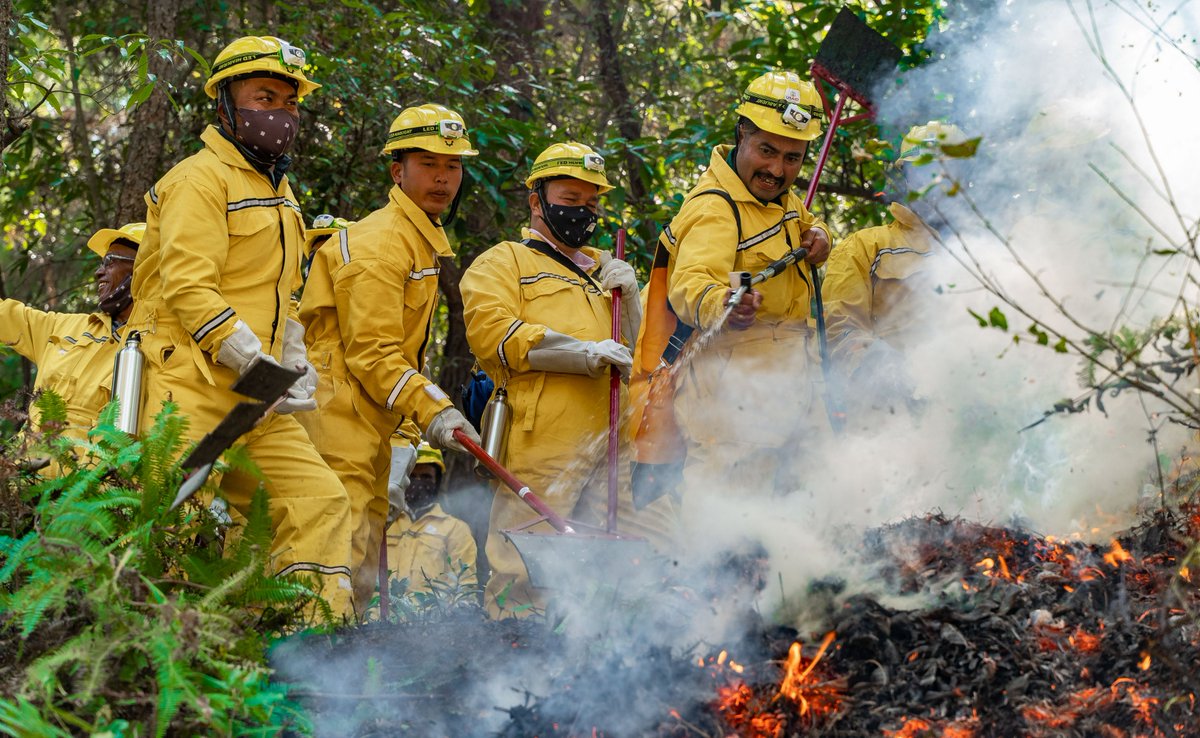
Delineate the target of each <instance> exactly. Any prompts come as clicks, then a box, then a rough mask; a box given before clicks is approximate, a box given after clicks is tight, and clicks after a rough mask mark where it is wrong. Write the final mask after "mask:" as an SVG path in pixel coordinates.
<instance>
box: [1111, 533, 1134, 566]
mask: <svg viewBox="0 0 1200 738" xmlns="http://www.w3.org/2000/svg"><path fill="white" fill-rule="evenodd" d="M1132 560H1133V556H1131V555H1130V554H1129V552H1128V551H1126V550H1125V549H1124V548H1123V547H1122V546H1121V542H1120V541H1118V540H1117V539H1115V538H1114V539H1113V542H1112V548H1111V549H1109V552H1108V553H1106V554H1104V563H1106V564H1108V565H1109V566H1111V567H1113V568H1114V569H1115V568H1117V567H1118V566H1120V565H1121V564H1123V563H1124V562H1126V561H1132Z"/></svg>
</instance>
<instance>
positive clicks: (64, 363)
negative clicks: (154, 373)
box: [0, 223, 146, 440]
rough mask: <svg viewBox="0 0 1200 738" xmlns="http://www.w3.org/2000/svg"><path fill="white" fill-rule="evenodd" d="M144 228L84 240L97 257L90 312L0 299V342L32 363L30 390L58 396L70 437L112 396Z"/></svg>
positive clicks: (33, 420) (33, 419)
mask: <svg viewBox="0 0 1200 738" xmlns="http://www.w3.org/2000/svg"><path fill="white" fill-rule="evenodd" d="M145 230H146V224H145V223H128V224H126V225H123V226H121V227H120V228H115V229H114V228H104V229H102V230H99V231H96V233H95V234H94V235H93V236H92V237H91V238H90V239H88V248H89V249H91V250H92V251H94V252H95V253H96V255H97V256H99V257H100V258H101V261H100V265H99V266H97V267H96V271H95V273H94V274H93V276H94V277H95V278H96V296H97V298H98V299H99V305H98V307H99V309H98V310H96V311H94V312H91V313H52V312H45V311H42V310H38V309H37V308H32V307H29V306H28V305H25V304H23V303H21V302H18V301H17V300H4V301H3V302H0V341H3V342H4V343H5V344H6V345H8V346H9V347H10V348H12V349H13V350H14V351H16V352H17V353H18V354H20V355H21V356H24V357H25V358H26V359H29V360H30V361H32V362H33V363H34V364H36V365H37V367H38V372H37V381H36V382H35V383H34V385H33V389H34V392H40V391H43V390H51V391H53V392H54V393H55V394H57V395H58V396H59V397H61V398H62V400H63V402H64V403H65V404H66V406H67V408H66V409H67V425H66V428H64V429H63V431H64V433H65V434H66V435H68V436H70V437H72V438H78V439H80V440H82V439H84V438H85V437H86V436H87V432H88V431H89V430H90V429H91V428H92V426H94V425H95V424H96V418H97V417H98V416H99V415H100V411H101V410H102V409H104V406H105V405H107V404H108V401H109V400H110V399H111V398H112V375H113V358H114V356H115V354H116V352H117V350H118V349H120V347H121V342H122V339H123V335H124V331H123V330H122V328H123V327H124V325H125V321H126V320H127V319H128V318H129V313H130V311H131V310H132V309H133V298H132V296H131V295H130V293H129V282H130V277H131V276H132V274H133V260H134V257H136V256H137V251H138V246H139V245H140V244H141V242H142V234H143V233H144V232H145ZM40 425H41V424H40V421H39V418H38V417H37V411H36V408H33V409H31V410H30V425H29V427H30V428H31V429H33V430H35V431H36V430H41V427H40Z"/></svg>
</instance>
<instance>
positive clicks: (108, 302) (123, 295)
mask: <svg viewBox="0 0 1200 738" xmlns="http://www.w3.org/2000/svg"><path fill="white" fill-rule="evenodd" d="M132 283H133V275H132V274H130V275H129V276H128V277H126V278H125V279H123V280H121V283H120V284H119V285H117V286H116V287H114V288H113V289H112V290H111V291H110V292H109V293H108V294H107V295H106V296H105V297H104V299H102V300H100V310H102V311H103V312H106V313H108V314H109V316H111V317H113V318H119V317H121V313H122V312H124V310H125V308H127V307H129V306H130V305H132V304H133V295H132V294H131V293H130V291H129V286H130V285H131V284H132Z"/></svg>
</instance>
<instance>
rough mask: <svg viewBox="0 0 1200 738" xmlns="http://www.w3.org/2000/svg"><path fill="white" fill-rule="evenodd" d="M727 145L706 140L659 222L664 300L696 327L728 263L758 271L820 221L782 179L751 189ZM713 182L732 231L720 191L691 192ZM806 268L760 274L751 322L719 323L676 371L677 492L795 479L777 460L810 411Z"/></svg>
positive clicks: (791, 447)
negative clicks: (678, 197)
mask: <svg viewBox="0 0 1200 738" xmlns="http://www.w3.org/2000/svg"><path fill="white" fill-rule="evenodd" d="M731 150H732V147H731V146H728V145H723V146H717V147H716V148H714V149H713V153H712V159H711V161H710V163H709V167H708V170H707V171H705V172H704V174H703V175H701V177H700V181H699V182H698V183H697V184H696V186H695V188H694V189H693V190H692V191H691V193H689V195H688V198H687V199H686V200H685V201H684V204H683V206H682V207H681V208H680V210H679V213H678V214H677V215H676V216H675V218H674V219H672V221H671V223H670V225H669V226H668V227H667V229H665V230H664V234H663V238H664V239H665V240H666V243H667V249H668V251H669V253H670V261H669V263H668V267H667V270H668V277H667V284H668V294H669V298H670V302H671V307H672V308H673V309H674V311H675V313H676V314H677V315H678V316H679V319H680V320H682V321H683V322H684V323H687V324H688V325H691V326H693V327H694V328H696V329H697V334H701V333H702V332H703V331H704V330H705V329H709V328H711V327H713V326H714V324H716V323H717V322H718V321H719V320H720V319H721V316H722V315H723V314H724V312H725V308H724V304H723V302H724V296H725V291H726V289H728V288H729V286H730V285H729V273H730V272H732V271H748V272H752V273H757V272H759V271H761V270H762V269H764V268H765V267H766V266H768V265H769V264H770V263H771V262H773V261H775V260H777V259H779V258H780V257H781V256H783V255H784V254H785V253H787V252H788V251H790V250H791V249H793V248H795V247H798V246H799V245H800V237H801V234H802V233H803V232H804V231H806V230H808V229H809V228H814V227H816V228H822V229H824V230H825V232H826V234H828V233H829V229H828V227H826V226H825V225H824V224H823V223H821V222H819V221H817V219H816V218H815V217H814V216H813V215H812V214H811V213H809V212H808V210H807V209H805V207H804V203H803V201H802V200H801V198H800V197H798V196H797V195H796V194H795V193H793V192H791V191H789V192H788V193H787V194H786V195H785V196H784V197H783V200H782V202H781V203H780V202H770V203H766V204H764V203H762V202H761V201H759V200H758V199H757V198H755V197H754V195H752V194H751V193H750V191H749V190H748V189H746V186H745V184H744V183H743V182H742V180H741V179H740V178H739V177H738V175H737V172H735V171H734V169H733V168H732V167H731V166H730V164H729V161H728V157H729V155H730V152H731ZM713 189H717V190H723V191H725V192H726V193H728V194H729V195H730V197H731V198H732V199H733V202H734V204H735V205H736V206H737V209H738V214H739V216H740V220H741V228H740V239H739V228H738V220H737V219H736V218H735V217H734V214H733V209H732V208H731V206H730V203H729V202H728V201H726V199H725V198H724V197H720V196H717V195H712V194H708V195H702V194H699V193H702V192H704V191H705V190H713ZM831 242H832V239H831ZM809 280H810V276H809V269H808V265H807V264H803V263H802V264H797V265H794V266H792V267H789V268H788V269H787V270H785V271H784V272H783V273H782V274H780V275H778V276H776V277H774V278H772V279H770V280H768V281H766V282H762V283H760V284H758V285H757V286H756V287H755V289H757V290H758V291H759V292H760V293H762V296H763V301H762V307H761V308H760V309H759V311H758V314H757V318H756V320H755V323H754V324H753V325H752V326H751V327H750V328H748V329H747V330H740V331H739V330H732V329H730V328H727V327H723V328H721V330H720V331H719V332H717V333H716V335H714V336H712V337H711V342H709V343H707V344H706V345H705V347H704V348H703V349H702V350H700V351H699V352H698V353H697V354H696V358H695V359H694V360H693V361H692V363H691V364H690V366H687V367H686V368H685V370H684V371H683V372H682V373H681V374H680V377H679V380H680V381H679V382H678V393H677V395H676V405H675V407H676V413H677V415H678V418H679V423H680V426H681V428H682V430H683V433H684V435H685V436H686V439H687V446H688V451H687V453H688V457H687V462H686V464H685V466H684V481H685V485H684V487H685V495H688V494H695V493H698V494H701V495H704V494H709V493H711V494H714V495H725V494H727V493H730V492H736V491H738V490H748V489H750V490H756V491H761V490H763V489H766V488H771V487H776V488H788V486H789V485H791V484H792V483H793V480H792V479H790V478H787V477H786V475H787V474H788V473H789V470H788V469H786V465H783V464H782V462H783V461H784V457H787V458H789V459H793V460H795V459H796V457H797V456H798V454H796V453H795V451H796V449H797V448H798V446H799V444H800V442H801V438H802V437H803V436H805V435H806V434H807V432H808V431H809V430H810V429H811V427H812V425H813V422H814V421H813V413H812V409H813V408H812V406H813V397H814V392H815V390H814V388H813V386H812V381H813V379H814V378H813V377H810V364H812V363H813V362H814V361H815V357H813V356H812V353H813V352H812V351H811V348H810V346H809V342H810V339H811V337H812V336H811V334H812V331H811V330H810V328H809V324H808V318H809V314H810V307H809V305H810V301H811V298H812V291H811V285H810V284H809ZM692 340H693V341H697V340H704V341H707V340H708V339H707V338H703V339H702V338H701V337H700V335H694V336H693V338H692ZM780 475H785V476H780ZM777 477H779V478H777ZM684 507H685V513H686V508H687V504H686V503H685V506H684ZM687 514H688V515H689V517H690V513H687Z"/></svg>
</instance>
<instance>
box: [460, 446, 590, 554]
mask: <svg viewBox="0 0 1200 738" xmlns="http://www.w3.org/2000/svg"><path fill="white" fill-rule="evenodd" d="M454 440H456V441H458V442H459V443H461V444H462V446H463V448H465V449H466V450H467V451H469V452H470V454H471V455H472V456H474V457H475V458H477V459H479V462H480V463H481V464H483V465H484V466H486V467H487V468H488V471H490V472H491V473H492V474H495V475H496V478H497V479H499V480H500V481H502V482H504V483H505V484H506V485H508V488H509V489H511V490H512V491H513V492H516V493H517V497H520V498H521V499H522V500H524V501H525V504H526V505H529V506H530V507H532V508H533V509H534V511H535V512H537V513H538V514H539V515H541V516H543V517H545V518H546V522H547V523H549V524H550V525H552V526H554V530H556V531H558V532H559V533H574V532H575V529H574V528H572V527H571V526H570V525H568V524H567V521H566V520H564V519H563V517H562V516H561V515H559V514H558V513H556V512H554V511H553V510H551V509H550V506H549V505H547V504H546V503H545V502H544V501H543V500H542V498H541V497H538V496H537V495H535V494H534V493H533V491H532V490H530V489H529V485H527V484H525V483H524V482H522V481H521V480H520V479H517V478H516V477H514V476H513V475H512V472H510V471H509V470H508V469H505V468H504V467H502V466H500V462H499V461H496V460H495V459H493V458H492V457H491V456H490V455H489V454H488V452H487V451H484V450H483V448H482V447H480V445H479V444H478V443H475V442H474V441H472V440H471V439H470V438H469V437H468V436H467V434H466V433H463V432H462V430H460V429H458V428H455V429H454Z"/></svg>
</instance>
